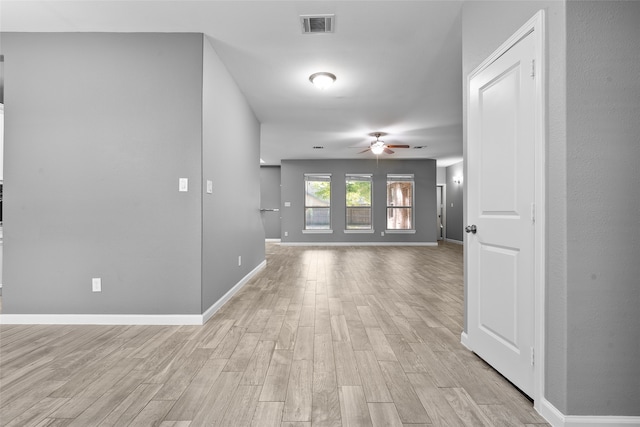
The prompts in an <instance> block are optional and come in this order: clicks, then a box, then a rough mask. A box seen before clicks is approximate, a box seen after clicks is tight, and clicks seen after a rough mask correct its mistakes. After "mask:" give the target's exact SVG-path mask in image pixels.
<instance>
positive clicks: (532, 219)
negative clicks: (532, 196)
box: [531, 203, 536, 223]
mask: <svg viewBox="0 0 640 427" xmlns="http://www.w3.org/2000/svg"><path fill="white" fill-rule="evenodd" d="M531 222H533V223H535V222H536V204H535V203H531Z"/></svg>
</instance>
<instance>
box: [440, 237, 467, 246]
mask: <svg viewBox="0 0 640 427" xmlns="http://www.w3.org/2000/svg"><path fill="white" fill-rule="evenodd" d="M444 241H445V242H448V243H455V244H456V245H464V242H463V241H461V240H455V239H447V238H445V239H444Z"/></svg>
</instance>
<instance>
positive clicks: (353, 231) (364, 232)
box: [344, 229, 376, 234]
mask: <svg viewBox="0 0 640 427" xmlns="http://www.w3.org/2000/svg"><path fill="white" fill-rule="evenodd" d="M375 232H376V230H373V229H371V230H344V234H373V233H375Z"/></svg>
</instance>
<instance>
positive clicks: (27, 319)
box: [0, 314, 203, 326]
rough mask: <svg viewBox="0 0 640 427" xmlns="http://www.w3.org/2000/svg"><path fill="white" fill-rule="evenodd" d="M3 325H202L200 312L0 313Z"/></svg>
mask: <svg viewBox="0 0 640 427" xmlns="http://www.w3.org/2000/svg"><path fill="white" fill-rule="evenodd" d="M0 324H4V325H163V326H170V325H202V324H203V323H202V315H201V314H0Z"/></svg>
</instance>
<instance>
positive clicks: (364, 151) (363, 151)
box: [358, 147, 371, 154]
mask: <svg viewBox="0 0 640 427" xmlns="http://www.w3.org/2000/svg"><path fill="white" fill-rule="evenodd" d="M369 150H371V147H369V148H367V149H366V150H362V151H361V152H359V153H358V154H362V153H366V152H367V151H369Z"/></svg>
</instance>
